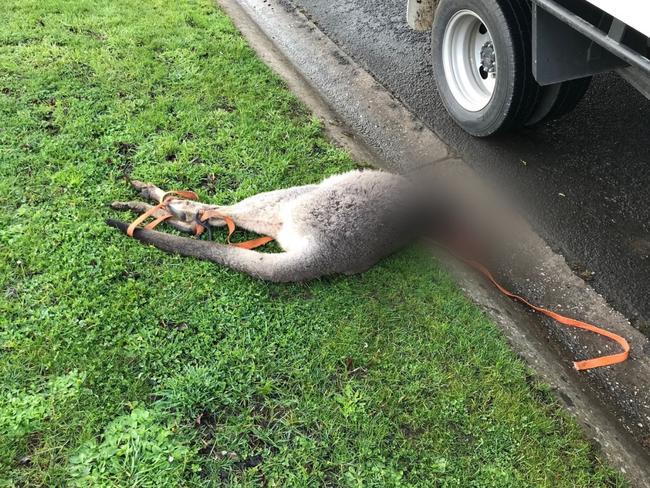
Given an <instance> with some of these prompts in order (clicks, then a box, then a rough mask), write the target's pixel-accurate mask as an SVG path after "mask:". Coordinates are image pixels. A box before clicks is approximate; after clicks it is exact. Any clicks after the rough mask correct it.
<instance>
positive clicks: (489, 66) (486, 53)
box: [479, 41, 497, 78]
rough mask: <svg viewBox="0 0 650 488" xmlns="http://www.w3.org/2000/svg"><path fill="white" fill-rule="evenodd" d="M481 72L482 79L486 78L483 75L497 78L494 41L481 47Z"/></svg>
mask: <svg viewBox="0 0 650 488" xmlns="http://www.w3.org/2000/svg"><path fill="white" fill-rule="evenodd" d="M479 72H480V73H481V78H484V77H483V73H487V74H489V75H491V76H496V72H497V65H496V54H495V52H494V44H492V41H487V42H486V43H485V44H483V47H481V66H479Z"/></svg>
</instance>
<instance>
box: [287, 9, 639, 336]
mask: <svg viewBox="0 0 650 488" xmlns="http://www.w3.org/2000/svg"><path fill="white" fill-rule="evenodd" d="M293 1H294V4H295V5H297V6H298V7H299V8H300V10H302V12H303V13H304V14H306V15H307V16H308V17H309V18H310V19H311V20H312V21H313V22H315V23H316V24H317V25H318V26H319V28H320V29H321V30H323V31H324V32H325V33H326V34H327V35H328V36H329V37H330V38H331V39H332V40H333V41H334V42H335V43H337V44H338V45H339V46H340V47H341V48H342V49H343V50H344V51H346V52H347V53H348V54H349V55H350V56H351V57H352V58H353V59H354V60H355V61H356V62H357V63H359V64H360V65H361V66H362V67H364V68H365V69H366V70H368V71H370V72H371V73H372V74H373V75H374V76H375V78H376V79H377V81H379V82H380V83H381V84H382V85H384V86H385V87H386V88H387V89H388V90H390V91H391V92H392V93H393V94H394V95H395V96H396V97H397V98H398V99H400V100H401V101H402V103H404V104H405V105H406V106H407V107H408V108H409V109H410V110H411V111H412V112H413V113H414V114H416V115H417V117H418V118H420V119H421V120H422V121H423V122H424V123H425V124H427V125H428V126H429V127H430V128H432V129H433V130H434V131H435V132H436V133H437V134H438V135H439V136H440V137H441V138H442V139H443V140H444V141H445V142H446V143H447V144H449V145H450V146H451V147H452V148H454V150H455V151H457V153H458V154H459V155H460V156H461V157H462V158H463V159H464V160H465V161H466V162H467V163H468V164H470V165H471V166H472V167H473V168H474V169H475V170H476V171H477V172H478V173H479V174H481V175H482V176H483V177H484V178H485V179H487V180H488V181H490V182H492V183H493V184H494V185H496V186H497V187H498V188H500V189H501V190H502V191H505V192H507V193H508V194H509V195H510V197H511V198H512V199H513V200H514V201H515V202H516V203H517V204H518V205H519V207H520V209H521V211H523V213H524V214H525V215H526V216H527V217H528V219H529V220H530V221H531V223H532V224H533V226H534V227H535V229H536V230H537V232H539V233H540V235H541V236H542V237H543V238H544V239H545V240H546V241H547V242H548V243H549V245H550V246H551V247H552V248H553V250H555V251H557V252H559V253H561V254H563V255H564V256H565V257H566V259H567V261H568V262H569V263H570V265H571V266H572V267H573V268H574V270H576V272H577V273H578V274H579V275H580V276H582V277H584V278H586V279H587V280H588V281H590V284H591V285H592V286H593V287H594V288H595V289H596V290H597V291H598V292H599V293H601V294H602V295H603V296H604V297H605V298H606V299H607V300H608V301H609V302H610V303H611V304H612V305H613V306H614V307H615V308H617V309H618V310H619V311H621V312H623V313H624V314H625V315H626V316H627V317H629V318H630V320H631V321H632V323H633V324H634V325H635V326H636V327H638V328H639V329H641V330H643V331H644V332H645V333H646V334H648V333H650V298H649V297H650V279H649V278H650V205H648V202H649V201H650V127H649V125H650V101H648V100H647V99H646V98H645V97H643V96H642V95H640V94H639V93H637V92H636V91H635V90H634V89H632V88H631V87H630V86H628V85H627V84H626V83H625V82H624V81H623V80H621V79H620V78H618V76H616V75H612V74H608V75H600V76H597V77H595V78H594V81H593V82H592V85H591V87H590V89H589V92H588V93H587V95H586V97H585V99H584V100H583V101H582V102H581V103H580V105H579V106H578V108H577V109H576V110H575V111H574V112H573V113H571V114H569V115H567V116H566V117H564V118H563V119H561V120H558V121H555V122H552V123H549V124H546V125H543V126H541V127H537V128H536V129H530V130H525V131H524V132H520V133H516V134H509V135H507V136H500V137H498V138H494V139H489V140H485V139H475V138H473V137H471V136H468V135H467V134H465V133H464V132H463V131H461V130H460V129H459V128H458V127H457V126H455V125H454V123H453V122H452V121H451V119H450V118H449V117H448V116H447V114H446V112H445V110H444V108H443V106H442V103H441V102H440V99H439V97H438V94H437V91H436V87H435V82H434V80H433V75H432V70H431V62H430V47H429V43H430V39H429V34H428V33H416V32H413V31H411V30H410V28H409V27H408V25H407V24H406V20H405V4H406V2H405V0H329V1H327V2H324V1H322V0H293ZM512 239H517V236H516V235H513V236H512Z"/></svg>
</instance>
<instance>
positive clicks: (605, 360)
mask: <svg viewBox="0 0 650 488" xmlns="http://www.w3.org/2000/svg"><path fill="white" fill-rule="evenodd" d="M461 259H463V261H465V262H466V263H467V264H468V265H469V266H471V267H472V268H474V269H475V270H476V271H478V272H479V273H481V274H482V275H483V276H485V277H486V278H487V279H488V280H490V281H491V282H492V284H493V285H494V286H495V287H496V288H497V289H498V290H499V291H500V292H501V293H503V294H504V295H505V296H507V297H509V298H512V299H513V300H517V301H519V302H521V303H523V304H525V305H527V306H528V307H530V308H532V309H533V310H535V311H536V312H539V313H541V314H544V315H546V316H547V317H550V318H552V319H553V320H555V321H556V322H559V323H560V324H562V325H566V326H569V327H577V328H579V329H584V330H588V331H589V332H593V333H595V334H599V335H601V336H603V337H607V338H608V339H611V340H613V341H615V342H616V343H618V344H619V345H620V346H621V347H622V348H623V352H619V353H617V354H611V355H608V356H600V357H597V358H593V359H586V360H584V361H574V362H573V367H574V368H575V369H577V370H578V371H583V370H586V369H592V368H600V367H602V366H611V365H612V364H617V363H622V362H623V361H625V360H626V359H627V358H628V355H629V352H630V345H629V344H628V342H627V341H626V340H625V338H623V337H621V336H620V335H618V334H614V333H613V332H610V331H608V330H605V329H601V328H600V327H596V326H595V325H592V324H588V323H587V322H583V321H581V320H576V319H572V318H570V317H565V316H564V315H560V314H559V313H556V312H553V311H552V310H548V309H546V308H543V307H539V306H537V305H533V304H532V303H530V302H529V301H528V300H526V299H525V298H523V297H520V296H519V295H516V294H514V293H512V292H511V291H509V290H506V289H505V288H504V287H503V286H501V285H500V284H499V283H498V282H497V281H496V280H495V279H494V276H492V273H490V272H489V271H488V269H487V268H486V267H485V266H483V265H482V264H481V263H479V262H476V261H472V260H471V259H465V258H461Z"/></svg>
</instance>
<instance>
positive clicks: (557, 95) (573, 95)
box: [525, 76, 591, 127]
mask: <svg viewBox="0 0 650 488" xmlns="http://www.w3.org/2000/svg"><path fill="white" fill-rule="evenodd" d="M590 83H591V76H588V77H586V78H580V79H577V80H570V81H564V82H562V83H556V84H554V85H547V86H543V87H542V95H541V97H540V99H539V102H538V103H537V107H535V110H534V111H533V113H532V115H531V116H530V117H529V119H528V120H527V121H526V124H525V125H526V127H534V126H536V125H539V124H542V123H544V122H548V121H551V120H554V119H559V118H560V117H562V116H563V115H566V114H568V113H569V112H571V111H572V110H573V109H574V108H576V105H578V103H580V100H582V97H583V96H584V95H585V93H586V92H587V89H588V88H589V84H590Z"/></svg>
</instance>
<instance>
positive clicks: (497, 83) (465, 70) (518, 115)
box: [431, 0, 541, 137]
mask: <svg viewBox="0 0 650 488" xmlns="http://www.w3.org/2000/svg"><path fill="white" fill-rule="evenodd" d="M431 37H432V56H433V72H434V76H435V79H436V84H437V86H438V92H439V94H440V97H441V99H442V102H443V104H444V106H445V108H446V109H447V112H449V114H450V115H451V117H452V118H453V119H454V120H455V121H456V123H457V124H458V125H460V126H461V127H462V128H463V129H464V130H465V131H467V132H469V133H470V134H472V135H475V136H478V137H485V136H490V135H493V134H496V133H498V132H503V131H506V130H509V129H515V128H518V127H521V126H523V125H524V124H525V123H526V122H527V121H528V120H529V119H530V117H531V115H532V114H533V112H534V110H535V108H536V107H537V103H538V100H539V97H540V94H541V88H540V86H539V85H538V84H537V82H536V81H535V79H534V78H533V74H532V58H531V38H532V33H531V10H530V4H529V2H527V1H526V0H441V2H440V4H439V5H438V8H437V10H436V16H435V19H434V22H433V29H432V34H431Z"/></svg>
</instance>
